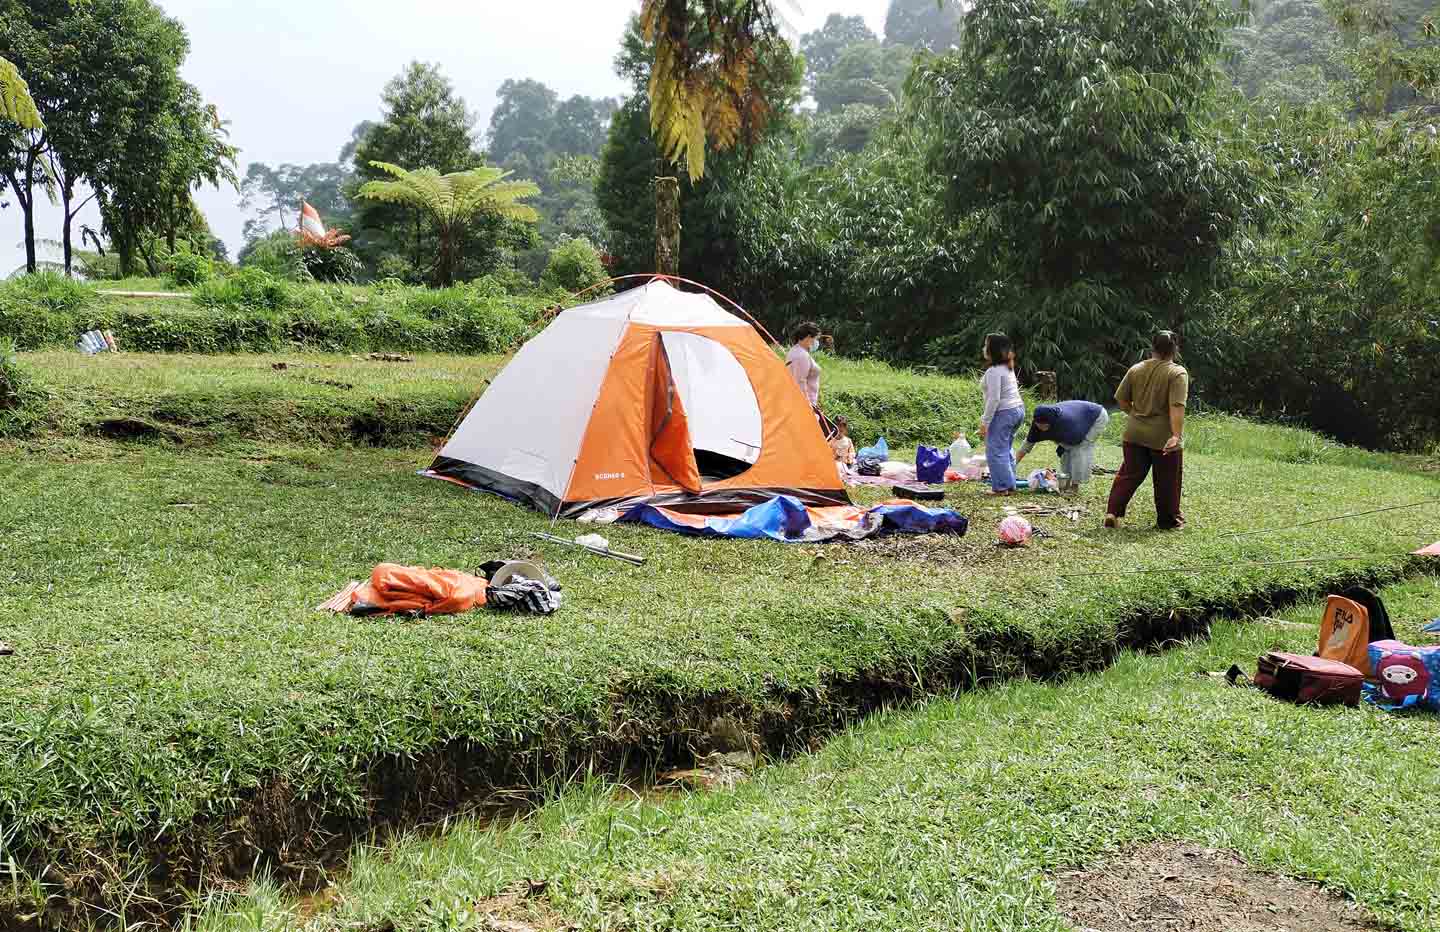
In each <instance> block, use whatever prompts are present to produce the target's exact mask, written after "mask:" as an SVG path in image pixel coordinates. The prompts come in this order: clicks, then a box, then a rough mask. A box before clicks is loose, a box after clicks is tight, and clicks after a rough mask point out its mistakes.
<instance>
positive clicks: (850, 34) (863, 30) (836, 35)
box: [800, 13, 880, 97]
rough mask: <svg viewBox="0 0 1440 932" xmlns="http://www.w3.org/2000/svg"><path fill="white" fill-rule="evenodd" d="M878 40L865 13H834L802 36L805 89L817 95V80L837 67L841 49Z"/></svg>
mask: <svg viewBox="0 0 1440 932" xmlns="http://www.w3.org/2000/svg"><path fill="white" fill-rule="evenodd" d="M879 41H880V38H879V37H878V36H876V35H875V33H873V32H871V31H870V27H869V26H867V25H866V24H865V17H863V16H841V15H840V14H839V13H831V14H830V16H829V17H828V18H826V20H825V25H823V26H821V27H820V28H819V29H817V30H815V31H814V32H807V33H806V34H805V35H803V36H801V37H800V53H801V54H802V55H804V56H805V90H806V91H807V92H808V93H809V94H810V96H812V97H813V96H815V82H816V80H817V79H818V78H819V77H820V75H822V74H825V73H826V72H828V71H829V70H830V69H831V68H834V67H835V63H836V62H838V61H839V60H840V53H841V52H843V51H845V50H846V49H847V48H849V47H850V46H852V45H856V44H859V43H862V42H874V43H878V42H879Z"/></svg>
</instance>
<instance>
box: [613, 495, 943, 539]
mask: <svg viewBox="0 0 1440 932" xmlns="http://www.w3.org/2000/svg"><path fill="white" fill-rule="evenodd" d="M620 520H621V521H623V522H630V523H634V524H648V525H650V526H651V527H654V528H659V529H660V530H662V531H673V532H675V533H677V534H689V535H692V536H696V537H714V538H737V539H742V540H756V539H759V538H769V539H770V540H778V541H782V542H784V543H787V544H798V543H816V542H818V541H827V540H864V539H865V538H867V537H875V536H877V535H881V534H960V535H963V534H964V533H965V531H966V530H968V529H969V525H970V522H969V521H968V520H967V519H966V518H965V516H964V515H961V514H959V513H957V512H954V511H950V510H949V509H945V508H926V507H924V506H923V505H917V504H915V503H914V502H912V501H909V500H906V499H895V500H892V501H888V502H884V503H882V504H879V505H876V506H874V507H873V508H860V507H857V506H854V505H832V506H826V507H822V508H807V507H806V506H805V505H802V504H801V503H800V500H799V499H797V498H795V497H793V496H790V495H777V496H775V497H774V498H772V499H770V500H769V501H767V502H764V503H762V504H759V505H755V506H754V507H752V508H750V509H748V510H746V511H744V512H741V513H739V514H734V515H692V514H686V513H684V512H680V511H675V510H674V509H672V508H661V507H658V506H656V505H636V506H635V507H634V508H631V509H630V510H628V511H626V512H625V514H623V515H621V517H620Z"/></svg>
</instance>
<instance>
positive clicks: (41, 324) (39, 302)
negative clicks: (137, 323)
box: [0, 272, 99, 350]
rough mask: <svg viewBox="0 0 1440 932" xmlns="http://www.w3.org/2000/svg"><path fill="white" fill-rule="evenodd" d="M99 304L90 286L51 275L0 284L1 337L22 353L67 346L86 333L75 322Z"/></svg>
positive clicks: (51, 273)
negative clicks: (5, 338)
mask: <svg viewBox="0 0 1440 932" xmlns="http://www.w3.org/2000/svg"><path fill="white" fill-rule="evenodd" d="M98 301H99V298H98V296H97V295H96V293H95V288H94V287H93V286H91V285H86V284H84V283H82V282H77V281H75V280H74V279H71V278H66V277H65V276H64V275H59V274H57V273H54V272H41V273H40V274H38V275H25V276H22V277H20V278H16V279H12V280H10V281H6V282H0V336H6V337H9V338H10V339H11V340H12V341H14V343H15V344H16V345H17V346H18V347H19V348H20V349H22V350H32V349H38V348H39V347H42V346H68V345H69V344H71V343H73V342H74V341H75V338H76V337H78V336H79V335H80V333H81V332H82V331H83V330H84V329H88V328H86V327H80V326H79V324H80V323H81V322H82V321H80V320H78V319H77V318H79V317H81V316H82V315H83V314H84V313H85V312H86V311H87V310H88V309H90V308H92V307H93V306H94V305H96V304H97V303H98Z"/></svg>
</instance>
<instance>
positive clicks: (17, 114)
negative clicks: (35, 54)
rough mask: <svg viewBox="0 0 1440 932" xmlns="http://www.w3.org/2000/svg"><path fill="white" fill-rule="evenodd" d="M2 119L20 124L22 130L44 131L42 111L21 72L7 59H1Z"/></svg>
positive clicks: (0, 111) (0, 107) (0, 98)
mask: <svg viewBox="0 0 1440 932" xmlns="http://www.w3.org/2000/svg"><path fill="white" fill-rule="evenodd" d="M0 117H3V118H4V119H6V120H9V121H10V122H11V123H18V124H19V125H20V128H21V129H44V128H45V124H44V122H43V121H41V119H40V111H39V110H37V109H35V101H34V100H33V99H32V98H31V97H30V87H29V85H27V84H26V83H25V79H24V78H22V77H20V71H19V69H18V68H16V67H15V66H14V65H13V64H12V63H11V62H9V61H8V60H6V59H5V58H0Z"/></svg>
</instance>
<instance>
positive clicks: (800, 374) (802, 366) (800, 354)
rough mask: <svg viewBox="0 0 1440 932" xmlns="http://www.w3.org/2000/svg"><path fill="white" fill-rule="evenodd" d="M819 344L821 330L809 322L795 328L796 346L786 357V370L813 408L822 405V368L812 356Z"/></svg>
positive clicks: (791, 348)
mask: <svg viewBox="0 0 1440 932" xmlns="http://www.w3.org/2000/svg"><path fill="white" fill-rule="evenodd" d="M819 343H820V328H819V327H818V326H816V325H815V323H814V322H813V321H808V320H807V321H806V322H805V323H803V324H801V325H800V326H798V327H796V328H795V345H794V346H792V347H790V352H789V353H787V354H786V355H785V368H787V369H789V370H790V377H791V378H792V379H794V380H795V384H796V385H798V386H800V391H801V392H803V393H804V395H805V399H806V400H807V401H809V402H810V407H812V408H816V407H818V406H819V404H820V367H819V366H817V365H816V364H815V357H813V356H811V355H810V354H811V353H813V352H814V351H815V350H816V348H818V346H819Z"/></svg>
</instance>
